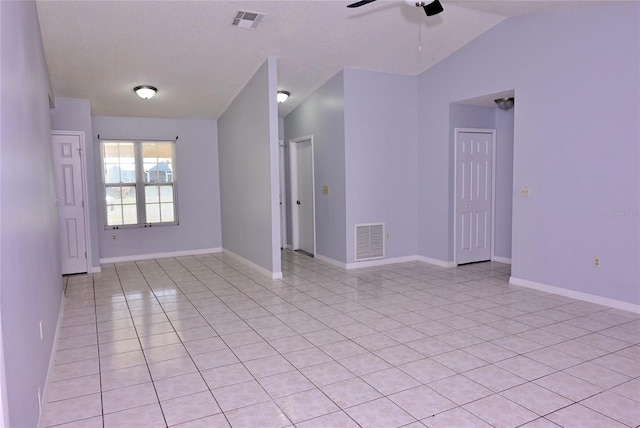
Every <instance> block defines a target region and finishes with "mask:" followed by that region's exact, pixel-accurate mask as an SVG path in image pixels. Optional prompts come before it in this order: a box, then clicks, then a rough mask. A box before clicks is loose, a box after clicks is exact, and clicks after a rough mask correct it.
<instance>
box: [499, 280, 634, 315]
mask: <svg viewBox="0 0 640 428" xmlns="http://www.w3.org/2000/svg"><path fill="white" fill-rule="evenodd" d="M509 284H513V285H520V286H522V287H527V288H532V289H534V290H540V291H545V292H547V293H552V294H558V295H560V296H565V297H571V298H572V299H578V300H583V301H585V302H590V303H595V304H597V305H603V306H609V307H611V308H615V309H620V310H623V311H629V312H634V313H636V314H640V305H634V304H633V303H628V302H623V301H621V300H615V299H609V298H608V297H602V296H596V295H595V294H588V293H583V292H581V291H574V290H569V289H567V288H562V287H556V286H553V285H547V284H541V283H539V282H534V281H529V280H526V279H520V278H515V277H513V276H512V277H511V278H509Z"/></svg>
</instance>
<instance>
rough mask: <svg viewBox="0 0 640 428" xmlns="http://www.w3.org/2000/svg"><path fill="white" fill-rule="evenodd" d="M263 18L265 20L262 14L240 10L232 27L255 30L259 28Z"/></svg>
mask: <svg viewBox="0 0 640 428" xmlns="http://www.w3.org/2000/svg"><path fill="white" fill-rule="evenodd" d="M262 18H264V14H262V13H257V12H245V11H243V10H239V11H238V13H237V14H236V17H235V18H233V23H232V25H234V26H236V27H240V28H248V29H251V30H253V29H255V28H257V27H258V24H260V21H262Z"/></svg>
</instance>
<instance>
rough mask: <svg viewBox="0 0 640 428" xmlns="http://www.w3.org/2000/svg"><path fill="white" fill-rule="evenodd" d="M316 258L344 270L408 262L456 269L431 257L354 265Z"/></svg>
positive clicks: (402, 258) (411, 257)
mask: <svg viewBox="0 0 640 428" xmlns="http://www.w3.org/2000/svg"><path fill="white" fill-rule="evenodd" d="M315 258H316V259H318V260H319V261H321V262H325V263H327V264H330V265H332V266H336V267H339V268H342V269H347V270H349V269H360V268H367V267H375V266H383V265H389V264H394V263H407V262H415V261H418V262H424V263H428V264H430V265H435V266H440V267H446V268H449V267H454V266H455V265H454V264H453V262H445V261H442V260H437V259H432V258H429V257H424V256H404V257H393V258H389V259H379V260H368V261H365V262H352V263H344V262H341V261H338V260H334V259H331V258H329V257H326V256H323V255H320V254H316V255H315Z"/></svg>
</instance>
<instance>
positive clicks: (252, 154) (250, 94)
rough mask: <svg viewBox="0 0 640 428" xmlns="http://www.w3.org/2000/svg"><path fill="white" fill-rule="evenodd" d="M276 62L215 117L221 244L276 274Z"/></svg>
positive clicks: (269, 62)
mask: <svg viewBox="0 0 640 428" xmlns="http://www.w3.org/2000/svg"><path fill="white" fill-rule="evenodd" d="M276 67H277V64H276V61H275V59H274V58H269V59H268V60H267V61H265V62H264V64H263V65H262V66H261V67H260V68H259V69H258V70H257V71H256V73H255V74H254V75H253V77H252V78H251V80H250V81H249V82H248V83H247V84H246V86H245V87H244V88H243V89H242V90H241V91H240V93H239V94H238V96H237V97H236V98H235V99H234V100H233V102H232V103H231V105H230V106H229V107H228V108H227V110H226V111H225V112H224V113H223V115H222V117H221V118H220V120H219V121H218V142H219V145H218V153H219V157H220V199H221V207H222V246H223V247H224V248H225V249H227V250H230V251H232V252H234V253H236V254H238V255H239V256H242V257H244V258H245V259H247V260H249V261H251V262H253V263H255V264H257V265H259V266H261V267H263V268H265V269H266V270H268V271H270V272H272V273H273V274H276V275H277V274H279V273H280V272H281V268H280V212H279V188H278V186H279V170H278V165H279V162H278V107H277V103H276V98H275V97H276V92H277V68H276Z"/></svg>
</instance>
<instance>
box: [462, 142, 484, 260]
mask: <svg viewBox="0 0 640 428" xmlns="http://www.w3.org/2000/svg"><path fill="white" fill-rule="evenodd" d="M492 197H493V134H492V133H482V132H458V133H457V136H456V201H455V202H456V213H455V221H456V243H455V245H456V246H455V251H456V263H457V264H462V263H471V262H480V261H485V260H491V244H492V242H491V240H492V236H493V232H492V217H491V216H492V212H491V211H492V208H493V200H492Z"/></svg>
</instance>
